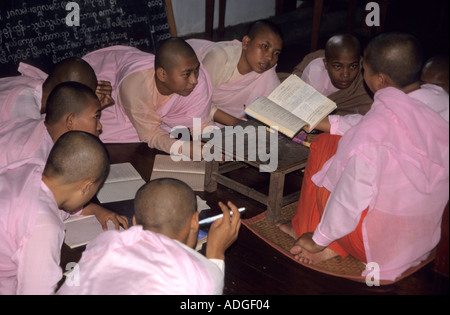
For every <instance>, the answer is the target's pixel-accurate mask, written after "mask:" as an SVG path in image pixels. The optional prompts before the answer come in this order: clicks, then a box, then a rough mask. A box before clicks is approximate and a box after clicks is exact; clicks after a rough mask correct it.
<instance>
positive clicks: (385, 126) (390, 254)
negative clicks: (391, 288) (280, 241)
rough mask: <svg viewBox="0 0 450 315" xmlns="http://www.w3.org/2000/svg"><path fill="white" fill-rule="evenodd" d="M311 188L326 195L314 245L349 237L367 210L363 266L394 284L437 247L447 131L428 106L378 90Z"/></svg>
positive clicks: (446, 167)
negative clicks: (371, 264) (371, 266)
mask: <svg viewBox="0 0 450 315" xmlns="http://www.w3.org/2000/svg"><path fill="white" fill-rule="evenodd" d="M312 181H313V182H314V183H315V184H316V185H317V186H319V187H325V188H326V189H327V190H328V191H330V192H331V195H330V197H329V199H328V202H327V204H326V208H325V211H324V214H323V216H322V219H321V222H320V223H319V225H318V227H317V228H316V230H315V232H314V236H313V239H314V241H315V242H316V243H317V244H319V245H322V246H328V245H329V244H330V243H331V242H333V241H335V240H338V239H339V238H341V237H343V236H345V235H347V234H349V233H350V232H352V231H353V230H354V229H355V228H356V226H357V225H358V223H359V218H360V216H361V213H362V211H364V210H365V209H366V208H367V207H369V210H368V213H367V216H366V217H365V219H364V221H363V225H362V235H363V241H364V248H365V252H366V257H367V261H368V262H375V263H377V264H378V265H379V266H380V276H381V280H394V279H395V278H396V277H398V276H399V275H401V273H402V272H403V271H405V270H407V269H408V268H410V267H413V266H415V265H417V264H418V263H420V261H422V260H424V259H425V258H426V257H427V256H428V255H429V253H430V251H431V250H432V249H433V248H434V247H435V246H436V245H437V243H438V242H439V239H440V234H441V233H440V226H441V218H442V213H443V210H444V208H445V205H446V203H447V202H448V198H449V125H448V123H447V122H446V121H445V120H444V119H442V118H441V117H440V116H439V115H438V114H437V113H436V112H434V111H433V110H432V109H431V108H429V107H428V106H427V105H426V104H424V103H422V102H420V101H418V100H416V99H414V98H412V97H410V96H408V95H406V94H404V93H403V92H401V91H399V90H397V89H394V88H385V89H382V90H380V91H378V92H377V93H376V94H375V102H374V104H373V105H372V109H371V110H370V111H369V112H368V113H367V114H366V115H365V116H364V117H363V118H362V119H361V121H360V122H359V123H358V124H357V125H356V126H354V127H353V128H351V129H349V130H348V131H347V132H346V133H345V134H344V136H343V137H342V139H341V140H340V142H339V147H338V149H337V152H336V154H335V155H334V156H333V157H332V158H331V159H330V160H328V161H327V162H326V163H325V164H324V166H323V167H322V170H321V171H319V172H318V173H316V174H315V175H314V176H313V177H312Z"/></svg>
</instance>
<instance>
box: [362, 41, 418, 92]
mask: <svg viewBox="0 0 450 315" xmlns="http://www.w3.org/2000/svg"><path fill="white" fill-rule="evenodd" d="M422 59H423V52H422V45H421V44H420V42H419V41H418V40H417V38H415V37H414V36H413V35H411V34H407V33H400V32H390V33H383V34H380V35H378V36H376V37H374V38H373V39H372V40H371V41H370V42H369V44H368V45H367V48H366V51H365V54H364V63H365V64H367V65H368V66H369V67H370V68H371V69H372V71H373V73H374V74H377V73H384V74H386V75H388V76H389V77H390V78H391V80H392V82H394V84H395V85H396V86H397V87H398V88H403V87H405V86H408V85H410V84H412V83H414V82H416V81H418V80H419V76H420V72H421V69H422V62H423V60H422Z"/></svg>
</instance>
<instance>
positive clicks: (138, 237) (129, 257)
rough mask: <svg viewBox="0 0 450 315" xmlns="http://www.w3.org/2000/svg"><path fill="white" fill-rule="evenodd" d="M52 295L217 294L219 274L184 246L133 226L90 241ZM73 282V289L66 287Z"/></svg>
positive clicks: (220, 288)
mask: <svg viewBox="0 0 450 315" xmlns="http://www.w3.org/2000/svg"><path fill="white" fill-rule="evenodd" d="M76 270H77V273H73V274H71V275H69V276H68V279H70V280H69V281H70V282H68V281H67V280H66V282H65V283H64V285H63V286H62V287H61V289H60V290H59V291H58V294H70V295H73V294H76V295H85V294H92V295H97V294H114V295H135V294H142V295H150V294H152V295H163V294H164V295H180V294H181V295H198V294H202V295H206V294H208V295H210V294H222V290H223V271H222V270H220V268H219V267H218V266H217V265H216V264H214V263H213V262H211V261H210V260H208V259H207V258H206V257H204V256H203V255H201V254H200V253H197V252H196V251H194V250H193V249H191V248H188V247H187V246H185V245H184V244H181V243H179V242H177V241H174V240H172V239H170V238H168V237H166V236H164V235H162V234H158V233H154V232H150V231H146V230H143V229H142V226H133V227H131V228H130V229H128V230H126V231H122V232H117V231H108V232H105V233H102V234H100V235H99V236H97V237H96V238H95V239H94V240H92V241H91V242H90V243H89V244H88V246H87V248H86V250H85V251H84V252H83V256H82V257H81V260H80V262H79V264H78V266H77V268H76ZM75 281H77V282H78V283H79V285H78V286H75V285H72V284H74V283H75Z"/></svg>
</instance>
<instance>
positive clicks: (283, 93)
mask: <svg viewBox="0 0 450 315" xmlns="http://www.w3.org/2000/svg"><path fill="white" fill-rule="evenodd" d="M268 98H269V99H270V100H272V101H273V102H275V103H277V104H278V105H280V106H281V107H283V108H285V109H286V110H287V111H289V112H291V113H293V114H294V115H296V116H297V117H299V118H301V119H302V120H304V121H305V122H307V124H308V125H309V128H308V129H310V130H312V129H314V127H315V126H316V125H317V124H318V123H319V122H320V121H321V120H322V119H323V118H324V117H326V116H327V115H328V114H329V113H331V112H332V111H333V110H334V109H335V108H336V104H335V103H334V102H333V101H331V100H330V99H328V98H327V97H326V96H324V95H322V94H320V93H319V92H318V91H317V90H316V89H314V88H313V87H312V86H310V85H309V84H307V83H305V82H304V81H303V80H302V79H300V78H299V77H298V76H296V75H290V76H289V77H288V78H287V79H286V80H285V81H284V82H283V83H282V84H281V85H279V86H278V87H277V88H276V89H275V90H274V91H273V92H272V93H271V94H270V95H269V97H268Z"/></svg>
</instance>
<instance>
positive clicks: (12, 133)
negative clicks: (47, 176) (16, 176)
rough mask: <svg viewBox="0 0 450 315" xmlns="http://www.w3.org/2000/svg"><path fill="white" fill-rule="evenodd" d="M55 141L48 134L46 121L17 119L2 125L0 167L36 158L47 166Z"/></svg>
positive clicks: (0, 125)
mask: <svg viewBox="0 0 450 315" xmlns="http://www.w3.org/2000/svg"><path fill="white" fill-rule="evenodd" d="M52 147H53V140H52V138H51V137H50V135H49V134H48V132H47V128H46V127H45V124H44V119H40V120H35V119H29V118H23V117H20V118H15V119H12V120H9V121H6V122H3V123H0V148H4V149H2V150H0V167H3V166H6V165H8V164H11V163H14V162H17V161H20V160H24V159H28V158H31V157H33V158H36V159H38V160H39V163H41V164H42V165H45V163H46V162H47V158H48V155H49V154H50V150H51V149H52Z"/></svg>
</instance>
